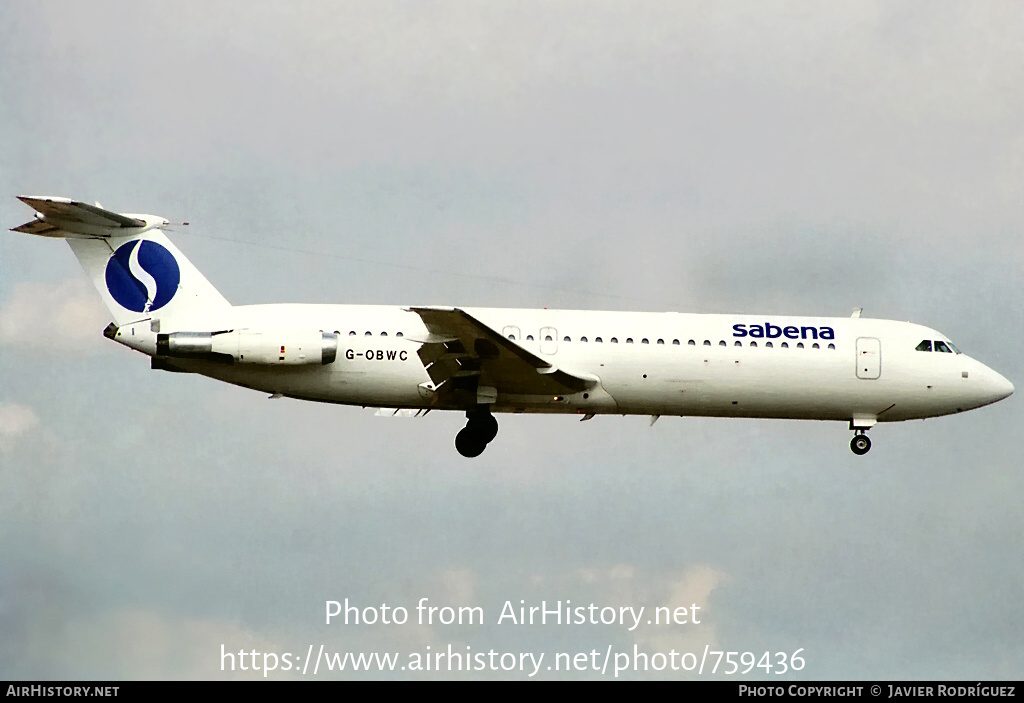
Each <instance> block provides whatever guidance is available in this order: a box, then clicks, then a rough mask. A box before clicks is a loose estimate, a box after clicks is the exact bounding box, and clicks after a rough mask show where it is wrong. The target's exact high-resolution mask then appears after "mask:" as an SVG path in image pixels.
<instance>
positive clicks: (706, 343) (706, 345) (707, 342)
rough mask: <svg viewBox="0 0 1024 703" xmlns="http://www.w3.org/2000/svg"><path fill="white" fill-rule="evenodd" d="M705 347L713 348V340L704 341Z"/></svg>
mask: <svg viewBox="0 0 1024 703" xmlns="http://www.w3.org/2000/svg"><path fill="white" fill-rule="evenodd" d="M704 346H705V347H710V346H711V340H710V339H705V340H704Z"/></svg>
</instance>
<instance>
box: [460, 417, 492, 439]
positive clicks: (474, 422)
mask: <svg viewBox="0 0 1024 703" xmlns="http://www.w3.org/2000/svg"><path fill="white" fill-rule="evenodd" d="M466 429H468V430H472V431H473V432H475V433H476V434H478V435H479V436H480V439H482V440H483V442H484V444H487V443H489V442H490V441H491V440H492V439H494V438H495V437H497V436H498V421H497V420H495V419H494V415H491V414H490V413H487V414H485V415H471V416H469V421H468V422H467V423H466Z"/></svg>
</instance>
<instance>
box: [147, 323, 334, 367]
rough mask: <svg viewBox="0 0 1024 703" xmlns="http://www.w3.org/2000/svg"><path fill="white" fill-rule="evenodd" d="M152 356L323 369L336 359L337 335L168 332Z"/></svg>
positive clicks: (260, 331) (284, 331) (262, 332)
mask: <svg viewBox="0 0 1024 703" xmlns="http://www.w3.org/2000/svg"><path fill="white" fill-rule="evenodd" d="M156 353H157V356H165V357H168V358H171V359H204V360H206V361H217V362H220V363H226V364H260V365H266V366H298V365H303V364H319V365H324V364H331V363H334V360H335V359H336V358H338V335H337V334H336V333H334V332H324V331H322V330H316V331H315V332H307V331H304V330H266V331H264V330H248V329H247V330H224V331H222V332H171V333H169V334H158V335H157V337H156Z"/></svg>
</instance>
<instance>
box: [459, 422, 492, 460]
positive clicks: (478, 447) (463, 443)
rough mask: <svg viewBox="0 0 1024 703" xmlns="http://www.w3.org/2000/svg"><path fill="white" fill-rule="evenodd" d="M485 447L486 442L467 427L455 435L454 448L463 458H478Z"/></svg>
mask: <svg viewBox="0 0 1024 703" xmlns="http://www.w3.org/2000/svg"><path fill="white" fill-rule="evenodd" d="M486 447H487V442H486V441H484V439H483V437H481V436H480V434H479V433H478V432H476V431H474V430H473V428H471V427H469V426H468V425H467V426H466V427H463V428H462V429H461V430H459V433H458V434H457V435H455V448H456V449H458V450H459V454H461V455H462V456H464V457H469V458H472V457H474V456H480V455H481V454H482V453H483V451H484V449H485V448H486Z"/></svg>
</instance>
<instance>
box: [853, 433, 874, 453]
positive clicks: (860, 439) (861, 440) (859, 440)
mask: <svg viewBox="0 0 1024 703" xmlns="http://www.w3.org/2000/svg"><path fill="white" fill-rule="evenodd" d="M850 449H852V450H853V453H854V454H856V455H857V456H862V455H864V454H867V453H868V450H869V449H871V440H870V439H868V436H867V435H863V434H859V435H857V436H855V437H854V438H853V439H852V440H850Z"/></svg>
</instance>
